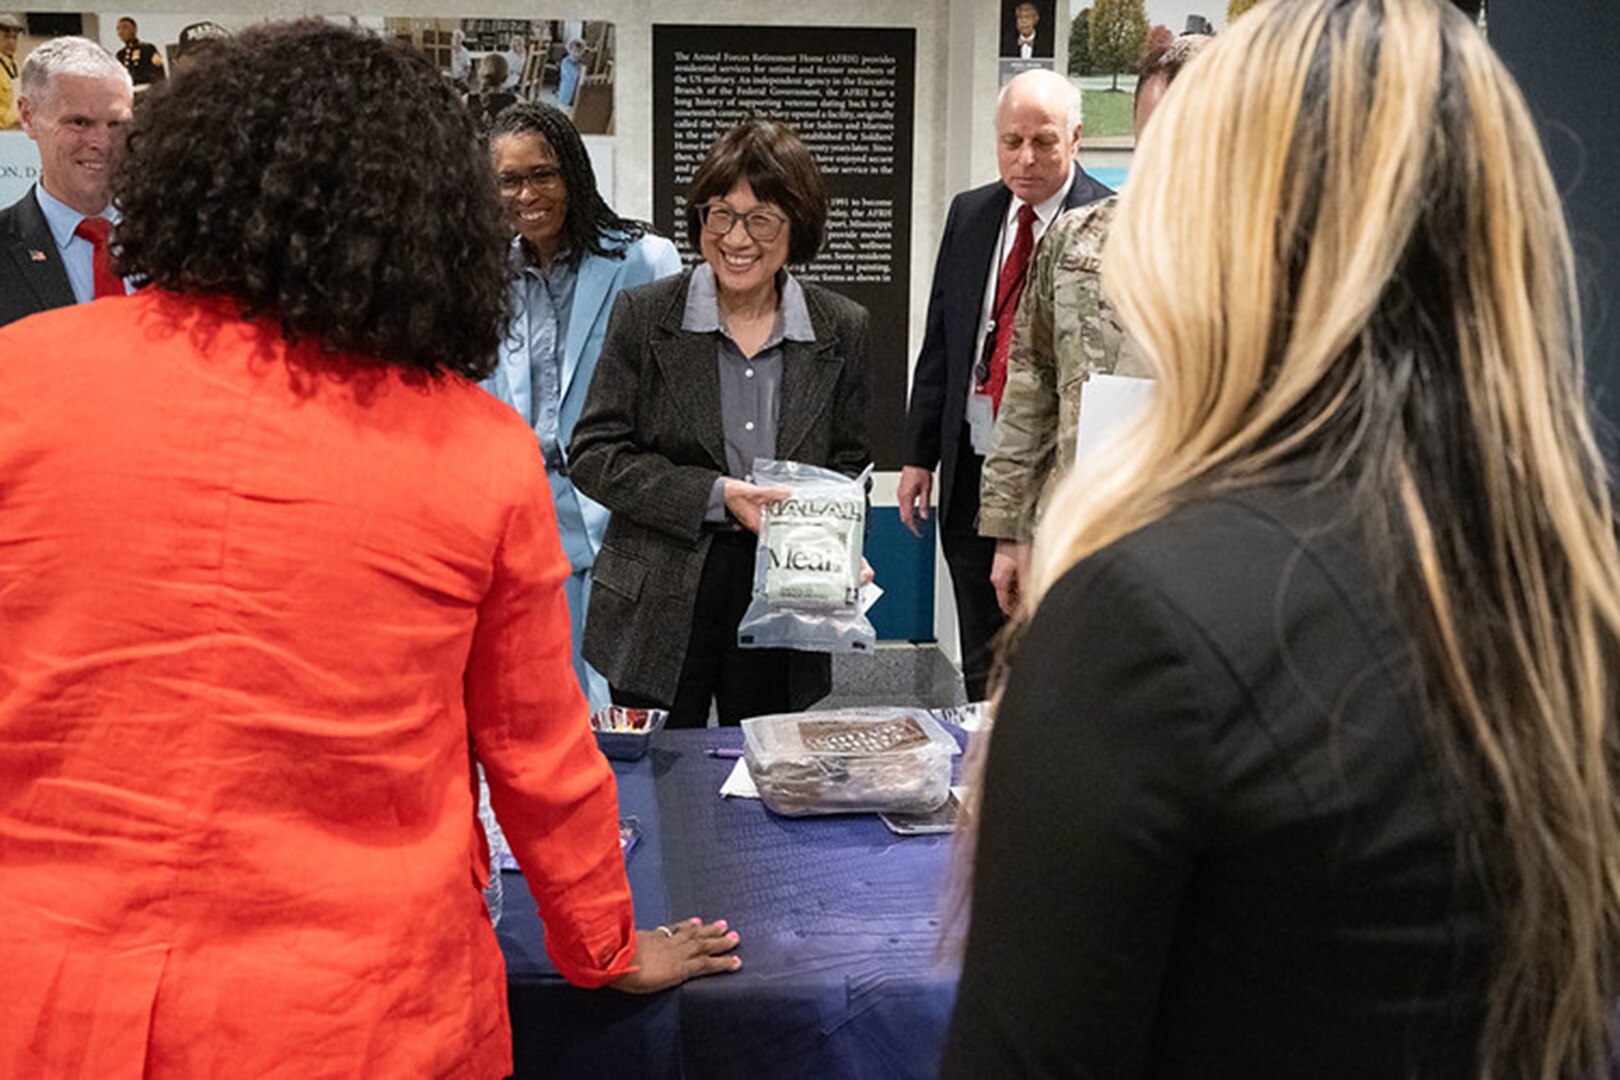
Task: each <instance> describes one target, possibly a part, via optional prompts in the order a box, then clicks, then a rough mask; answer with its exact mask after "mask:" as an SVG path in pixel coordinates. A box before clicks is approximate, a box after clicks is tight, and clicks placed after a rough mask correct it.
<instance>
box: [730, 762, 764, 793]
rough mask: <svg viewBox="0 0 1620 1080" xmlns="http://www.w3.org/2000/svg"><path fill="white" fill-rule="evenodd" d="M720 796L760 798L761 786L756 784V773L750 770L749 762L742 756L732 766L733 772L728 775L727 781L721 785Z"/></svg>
mask: <svg viewBox="0 0 1620 1080" xmlns="http://www.w3.org/2000/svg"><path fill="white" fill-rule="evenodd" d="M720 797H721V798H722V799H728V798H738V799H757V798H759V788H757V787H755V786H754V774H753V773H751V772H749V771H748V762H746V761H744V760H743V759H742V758H738V759H737V763H736V764H735V765H733V766H732V767H731V774H730V775H729V776H727V777H726V782H725V783H723V784H721V785H720Z"/></svg>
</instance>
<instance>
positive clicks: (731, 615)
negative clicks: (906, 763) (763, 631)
mask: <svg viewBox="0 0 1620 1080" xmlns="http://www.w3.org/2000/svg"><path fill="white" fill-rule="evenodd" d="M754 547H755V537H754V534H753V533H751V532H727V533H717V534H716V535H715V537H714V540H713V542H712V543H711V544H710V546H709V554H708V557H707V558H706V559H705V560H704V562H703V576H702V578H701V579H700V580H699V582H698V590H697V606H696V608H695V609H694V610H693V612H692V633H691V637H690V638H688V640H687V643H686V662H685V664H683V665H682V667H681V679H680V682H679V683H678V684H677V685H676V688H675V700H674V701H673V702H666V701H655V700H653V699H651V698H648V697H644V696H643V695H641V694H632V693H627V692H626V691H623V690H620V689H619V688H618V687H617V686H613V687H610V688H609V689H610V690H611V691H612V694H613V701H614V703H615V704H618V705H628V706H630V707H632V708H640V709H664V708H667V709H668V710H669V722H668V724H667V725H666V726H668V727H672V728H692V727H704V726H705V725H707V724H708V722H709V702H710V701H711V700H713V702H714V703H715V706H716V709H717V710H718V712H719V714H720V723H721V724H722V725H726V726H735V725H736V724H737V723H739V722H740V721H743V720H746V719H747V718H748V717H750V716H764V715H765V714H767V713H782V712H792V711H793V708H792V704H791V697H790V690H791V688H792V683H793V680H792V672H791V670H790V662H791V660H792V657H793V653H792V651H791V650H789V649H740V648H738V647H737V624H738V623H740V622H742V617H743V613H744V612H746V611H747V610H748V601H749V595H750V593H751V592H752V590H753V585H754Z"/></svg>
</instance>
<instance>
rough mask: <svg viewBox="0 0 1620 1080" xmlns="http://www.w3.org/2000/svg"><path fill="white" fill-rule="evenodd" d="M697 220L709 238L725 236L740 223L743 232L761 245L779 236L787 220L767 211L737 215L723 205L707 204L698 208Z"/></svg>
mask: <svg viewBox="0 0 1620 1080" xmlns="http://www.w3.org/2000/svg"><path fill="white" fill-rule="evenodd" d="M698 220H700V221H701V222H702V223H703V231H704V232H706V233H708V234H709V235H711V236H725V235H726V234H727V233H729V232H731V228H732V226H733V225H736V224H737V222H739V221H740V222H742V227H743V232H745V233H747V234H748V235H749V236H751V237H753V238H754V239H755V240H758V241H759V242H760V243H762V244H768V243H770V242H771V241H772V240H775V239H776V238H777V237H778V236H781V235H782V226H784V225H786V224H787V218H785V217H783V216H782V215H781V214H775V213H772V212H771V211H769V210H750V211H748V213H746V214H739V213H737V211H735V210H733V209H732V208H731V207H729V206H727V205H726V204H725V203H707V204H705V205H703V206H700V207H698Z"/></svg>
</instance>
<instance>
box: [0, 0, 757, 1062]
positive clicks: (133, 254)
mask: <svg viewBox="0 0 1620 1080" xmlns="http://www.w3.org/2000/svg"><path fill="white" fill-rule="evenodd" d="M494 191H495V184H494V180H493V178H492V176H491V174H490V169H489V163H488V160H487V157H486V155H485V153H484V152H483V150H482V148H480V147H479V146H478V145H477V142H476V140H475V136H474V132H473V128H472V124H471V121H470V119H469V118H468V116H467V114H466V111H465V110H464V109H463V108H462V107H461V105H460V104H459V103H458V102H457V101H456V100H455V97H454V92H453V91H452V90H451V88H450V87H449V85H448V84H447V83H446V82H445V81H444V80H443V79H442V78H441V77H440V76H439V75H438V73H437V72H435V71H434V69H433V68H432V66H431V65H429V64H428V62H427V61H426V60H425V59H424V58H422V57H421V56H420V55H418V54H416V53H414V52H412V51H410V50H409V49H407V48H404V47H401V46H398V45H395V44H389V43H384V42H382V41H380V40H378V39H376V38H372V37H368V36H365V35H362V34H358V33H355V32H352V31H349V30H344V29H339V28H336V27H332V26H329V25H326V24H324V23H313V22H312V23H301V24H293V25H287V26H274V27H268V28H261V29H256V30H253V31H250V32H249V33H246V34H243V35H242V36H240V37H239V38H236V39H234V40H232V41H229V42H221V43H218V44H217V45H216V46H215V47H214V48H212V49H210V50H209V51H208V52H206V53H205V54H203V55H202V56H200V57H199V58H198V61H197V63H196V65H195V66H194V67H192V68H191V69H189V70H187V71H185V72H182V73H179V74H178V75H177V76H176V77H175V78H174V79H173V80H171V81H170V82H169V83H167V84H166V85H164V86H161V87H157V88H154V89H153V90H152V91H150V92H149V95H148V97H147V98H146V100H145V102H144V104H143V108H142V110H141V114H140V116H139V117H138V118H137V119H136V121H135V124H134V129H133V131H132V133H131V137H130V144H129V152H128V156H127V157H126V159H125V166H124V167H123V168H122V169H121V170H120V171H119V173H118V174H117V176H116V178H115V182H114V192H115V198H116V199H117V202H118V205H120V206H121V207H122V210H123V215H124V216H123V220H122V223H121V225H120V226H119V229H118V232H117V233H116V234H115V241H114V243H115V246H116V247H117V248H118V249H120V250H121V261H122V270H123V271H124V272H125V273H126V274H130V275H133V276H135V277H137V278H139V279H144V280H145V281H146V282H148V283H149V285H148V287H146V288H144V289H142V290H141V291H139V292H138V293H136V294H135V295H132V296H124V297H117V298H112V299H107V300H102V301H97V302H94V303H90V304H83V305H78V306H75V307H72V308H67V309H62V310H59V311H55V312H49V313H46V314H44V315H40V316H36V317H33V318H30V319H25V320H23V321H21V322H18V323H15V324H13V325H11V326H8V327H6V328H4V329H3V330H0V477H3V480H0V745H5V746H6V747H7V753H6V755H5V756H4V760H3V761H0V970H4V971H5V972H6V990H5V1008H4V1009H0V1061H3V1062H5V1068H7V1069H9V1070H12V1071H15V1072H16V1074H17V1075H29V1076H65V1075H106V1074H122V1073H125V1072H130V1071H132V1070H133V1071H135V1072H137V1073H140V1072H142V1071H143V1070H144V1072H145V1073H155V1074H170V1075H179V1076H200V1075H213V1074H217V1073H220V1072H225V1071H229V1072H232V1073H238V1074H241V1075H245V1076H252V1075H259V1074H261V1073H268V1072H271V1071H276V1072H283V1073H287V1074H291V1075H314V1074H321V1075H330V1074H338V1075H353V1076H424V1075H431V1076H444V1075H451V1074H454V1075H457V1076H501V1075H505V1074H506V1073H507V1072H508V1071H510V1068H511V1040H510V1035H509V1032H508V1029H507V1021H506V1004H505V985H504V979H503V978H502V963H501V954H500V950H499V948H498V946H497V945H496V941H495V936H494V934H493V933H492V931H491V929H490V926H489V922H488V919H487V917H486V916H485V913H484V904H483V898H482V896H481V894H480V889H481V886H482V880H481V877H482V875H483V873H484V872H485V870H484V869H483V868H485V867H487V865H488V860H487V857H485V855H484V854H483V843H482V841H481V839H480V838H479V836H478V834H477V832H476V830H475V827H474V825H473V822H474V820H475V819H474V814H473V805H474V803H473V795H472V784H471V778H470V775H469V764H468V763H469V758H470V755H471V753H472V752H473V751H476V753H477V756H478V758H479V759H480V760H481V761H482V762H483V764H484V766H485V770H486V772H487V775H488V778H489V783H490V788H491V791H492V795H493V802H494V805H495V807H496V809H497V810H498V811H499V813H500V815H501V821H502V822H503V824H504V825H505V826H506V830H507V835H508V838H509V839H510V840H511V842H512V847H513V850H514V851H515V852H516V853H517V856H518V859H519V861H520V862H521V863H522V865H523V869H524V872H525V874H526V876H527V878H528V881H529V885H530V888H531V889H532V891H533V892H534V895H535V896H536V898H537V900H538V903H539V906H540V909H541V912H542V914H543V916H544V919H545V923H546V946H547V949H548V950H549V952H550V954H551V957H552V959H553V960H554V962H555V963H556V966H557V968H558V970H559V971H560V972H562V974H563V975H564V976H565V977H566V978H568V979H569V980H571V981H572V982H575V983H577V984H579V985H583V986H601V985H604V984H610V985H614V986H617V987H619V988H621V989H626V990H647V989H656V988H659V987H662V986H667V985H672V984H673V983H676V982H679V981H680V980H682V979H684V978H686V977H688V976H690V975H695V974H703V973H707V972H712V971H724V970H731V969H733V968H734V967H736V966H737V963H738V962H737V960H736V959H735V958H734V957H730V956H726V955H724V954H725V953H726V952H728V951H729V950H730V949H731V948H732V947H733V945H734V944H735V942H736V937H735V934H733V933H729V932H727V930H726V929H725V927H724V926H723V925H720V924H704V923H702V922H699V921H687V922H683V923H680V924H678V925H675V926H672V927H669V928H664V930H663V932H661V933H660V932H653V933H637V932H636V931H635V930H634V929H633V923H632V909H631V904H630V894H629V888H628V885H627V883H626V881H625V875H624V863H623V858H622V856H621V854H620V851H619V845H618V830H617V826H616V816H617V814H616V803H615V797H614V785H613V777H612V773H611V772H610V771H609V769H608V767H607V765H606V763H605V761H604V760H603V759H602V757H601V755H600V753H599V752H598V751H597V749H596V746H595V744H594V742H593V740H592V738H591V735H590V732H589V730H588V727H587V725H586V722H585V705H584V700H583V698H582V697H581V695H580V693H579V690H578V688H577V686H576V684H575V682H574V680H573V679H572V678H570V677H569V646H568V613H567V609H566V605H565V602H564V598H563V592H562V589H561V588H560V587H559V586H560V585H561V583H562V581H563V579H564V578H565V577H566V576H567V574H568V565H567V562H566V561H565V560H564V558H563V555H562V552H561V549H560V546H559V544H558V541H557V533H556V528H555V525H554V524H553V518H552V511H551V508H550V506H549V500H548V498H547V495H546V493H545V492H546V487H545V480H544V473H543V471H542V463H541V459H540V455H538V454H536V453H535V448H534V435H533V433H532V432H531V431H529V430H528V428H527V427H526V426H525V425H524V424H523V423H522V422H521V421H520V420H519V419H518V418H517V417H516V416H514V415H513V414H512V412H511V410H510V409H508V408H506V407H505V406H503V405H501V404H500V403H499V402H497V401H495V400H494V399H493V398H491V397H490V396H489V395H488V394H485V393H484V392H483V391H481V390H480V389H479V388H478V387H477V385H476V384H475V383H473V382H471V381H469V380H470V379H472V378H480V377H483V376H485V375H487V374H489V372H490V370H491V369H492V367H493V363H494V356H495V351H496V347H497V345H498V343H499V341H500V323H501V319H502V316H503V314H504V308H505V303H504V298H505V292H506V288H507V267H506V261H505V251H506V245H505V240H506V234H505V231H504V227H503V223H502V221H501V217H500V209H499V206H498V204H497V203H496V200H495V194H494ZM41 357H49V358H50V363H48V364H46V363H41V362H40V360H39V358H41Z"/></svg>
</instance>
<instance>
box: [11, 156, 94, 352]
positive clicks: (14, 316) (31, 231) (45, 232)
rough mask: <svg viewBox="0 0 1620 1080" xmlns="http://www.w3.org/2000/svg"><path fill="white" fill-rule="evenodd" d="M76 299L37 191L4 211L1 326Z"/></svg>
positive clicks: (65, 305) (70, 303)
mask: <svg viewBox="0 0 1620 1080" xmlns="http://www.w3.org/2000/svg"><path fill="white" fill-rule="evenodd" d="M75 302H76V300H75V299H74V296H73V286H72V285H69V284H68V277H67V269H66V267H64V266H63V265H62V253H61V252H60V251H58V250H57V248H56V238H55V237H54V236H52V235H51V228H50V226H49V225H48V224H46V222H45V212H44V211H43V210H41V209H40V208H39V200H37V199H35V198H34V189H33V188H29V189H28V194H26V195H24V196H23V197H22V198H21V199H18V200H17V201H16V202H14V203H12V204H11V205H10V206H8V207H6V208H5V209H4V210H0V326H4V325H6V324H7V323H12V322H16V321H17V320H18V319H21V318H24V317H25V316H28V315H33V314H35V313H36V312H40V311H49V310H51V309H52V308H59V307H69V306H71V305H72V304H74V303H75Z"/></svg>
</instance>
